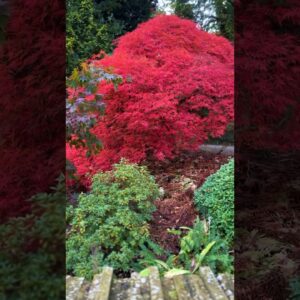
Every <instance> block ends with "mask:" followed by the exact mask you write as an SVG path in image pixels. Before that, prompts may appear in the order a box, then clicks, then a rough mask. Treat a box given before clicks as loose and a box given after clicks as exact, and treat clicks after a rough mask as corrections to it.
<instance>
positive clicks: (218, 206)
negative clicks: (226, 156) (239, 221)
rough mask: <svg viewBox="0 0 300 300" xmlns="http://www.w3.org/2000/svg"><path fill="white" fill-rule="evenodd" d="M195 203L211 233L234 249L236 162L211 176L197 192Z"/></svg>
mask: <svg viewBox="0 0 300 300" xmlns="http://www.w3.org/2000/svg"><path fill="white" fill-rule="evenodd" d="M195 203H196V207H197V208H198V209H199V211H200V213H201V214H202V215H203V216H204V217H205V218H206V220H207V221H208V223H209V228H210V233H211V234H212V235H215V236H216V237H218V238H220V239H223V240H224V242H225V244H226V245H227V246H228V247H230V248H231V247H232V243H233V235H234V160H233V159H231V160H230V161H229V162H228V163H226V164H224V165H223V166H222V167H221V168H220V169H219V170H218V171H217V172H216V173H214V174H212V175H210V176H209V177H208V178H207V179H206V180H205V182H204V184H203V185H202V186H201V187H200V188H199V189H198V190H197V191H196V192H195Z"/></svg>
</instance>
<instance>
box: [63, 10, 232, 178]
mask: <svg viewBox="0 0 300 300" xmlns="http://www.w3.org/2000/svg"><path fill="white" fill-rule="evenodd" d="M92 60H93V63H94V64H95V65H99V66H101V67H108V66H112V67H113V68H114V72H115V73H116V74H120V75H122V76H123V78H124V83H123V84H121V85H120V86H119V87H118V89H117V90H114V89H113V87H112V86H111V85H108V84H103V83H101V85H99V89H100V91H101V93H103V91H104V92H105V94H106V97H105V102H106V113H105V115H104V116H103V117H100V118H99V122H98V124H97V125H96V126H95V128H94V129H93V132H94V133H95V134H96V135H97V136H98V137H99V139H100V140H101V142H102V143H103V145H104V150H103V151H101V152H100V153H99V154H98V155H96V156H94V157H92V158H90V159H88V160H87V159H85V158H84V159H82V160H80V159H78V155H75V154H74V153H72V154H71V153H68V158H70V159H71V160H72V157H71V156H72V155H73V157H74V155H75V156H76V157H77V159H76V160H75V159H73V162H74V163H75V166H76V167H77V168H78V169H79V170H80V169H81V170H82V165H84V164H86V163H87V162H89V163H90V167H91V168H90V170H92V172H96V171H97V170H99V169H109V168H110V167H111V164H112V163H114V162H117V161H118V160H119V159H120V158H121V157H126V158H127V159H129V160H130V161H132V162H140V161H142V160H144V159H146V158H149V157H154V158H156V159H158V160H163V159H165V158H173V157H175V156H176V155H177V154H178V153H179V152H180V151H182V150H196V149H197V148H198V147H199V145H200V144H202V143H203V142H204V141H205V140H207V138H208V137H209V135H210V136H213V137H219V136H221V135H222V134H223V133H224V131H225V128H226V125H227V124H228V123H229V122H230V121H232V120H233V47H232V45H231V44H230V42H229V41H228V40H226V39H225V38H223V37H218V36H216V35H214V34H209V33H206V32H204V31H202V30H200V29H198V28H197V27H196V25H195V23H193V22H192V21H189V20H183V19H180V18H178V17H176V16H162V15H160V16H156V17H155V18H153V19H151V20H150V21H148V22H145V23H143V24H141V25H140V26H139V27H138V28H137V29H136V30H134V31H133V32H131V33H127V34H126V35H124V36H122V37H121V38H120V39H119V40H118V46H117V48H116V49H115V51H114V54H113V55H112V56H106V57H105V58H103V59H100V60H97V59H96V58H95V59H92Z"/></svg>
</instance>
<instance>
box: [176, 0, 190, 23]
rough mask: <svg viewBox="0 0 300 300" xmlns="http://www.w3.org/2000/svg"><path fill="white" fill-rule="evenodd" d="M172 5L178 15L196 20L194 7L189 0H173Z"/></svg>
mask: <svg viewBox="0 0 300 300" xmlns="http://www.w3.org/2000/svg"><path fill="white" fill-rule="evenodd" d="M171 7H172V8H173V9H174V13H175V15H177V16H178V17H181V18H184V19H191V20H195V15H194V10H193V9H194V7H193V5H192V4H191V3H189V0H171Z"/></svg>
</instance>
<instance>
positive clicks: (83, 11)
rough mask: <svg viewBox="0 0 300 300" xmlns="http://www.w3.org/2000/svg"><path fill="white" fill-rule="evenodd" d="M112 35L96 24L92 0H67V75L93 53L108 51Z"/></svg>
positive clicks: (104, 27) (110, 47)
mask: <svg viewBox="0 0 300 300" xmlns="http://www.w3.org/2000/svg"><path fill="white" fill-rule="evenodd" d="M112 39H113V35H112V34H111V33H110V32H109V30H108V26H107V25H104V24H97V23H96V19H95V10H94V3H93V0H67V45H66V46H67V75H70V74H71V72H72V70H73V69H74V68H75V67H77V66H78V65H79V64H80V63H81V62H82V61H84V60H86V59H87V58H88V57H90V56H91V55H92V54H93V53H95V52H98V51H100V50H104V51H106V52H110V51H111V50H112V46H111V41H112Z"/></svg>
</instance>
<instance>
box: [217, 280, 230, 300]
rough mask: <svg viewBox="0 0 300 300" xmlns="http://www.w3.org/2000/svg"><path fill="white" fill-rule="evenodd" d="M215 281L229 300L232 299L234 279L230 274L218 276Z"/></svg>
mask: <svg viewBox="0 0 300 300" xmlns="http://www.w3.org/2000/svg"><path fill="white" fill-rule="evenodd" d="M217 280H218V281H219V283H220V286H221V287H222V289H223V290H224V291H225V294H226V295H227V297H228V298H229V299H230V300H233V299H234V279H233V276H232V275H231V274H219V275H218V276H217Z"/></svg>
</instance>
